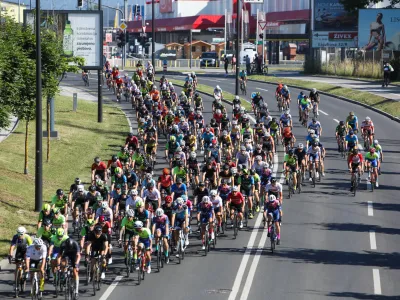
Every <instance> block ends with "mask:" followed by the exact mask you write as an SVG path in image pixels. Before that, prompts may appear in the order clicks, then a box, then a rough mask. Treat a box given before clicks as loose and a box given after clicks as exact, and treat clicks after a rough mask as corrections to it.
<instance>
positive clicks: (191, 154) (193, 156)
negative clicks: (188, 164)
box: [190, 151, 197, 159]
mask: <svg viewBox="0 0 400 300" xmlns="http://www.w3.org/2000/svg"><path fill="white" fill-rule="evenodd" d="M196 156H197V154H196V152H194V151H193V152H190V157H191V158H193V159H195V158H196Z"/></svg>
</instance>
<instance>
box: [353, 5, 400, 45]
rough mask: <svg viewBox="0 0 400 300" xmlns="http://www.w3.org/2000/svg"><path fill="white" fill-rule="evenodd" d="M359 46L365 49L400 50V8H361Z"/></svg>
mask: <svg viewBox="0 0 400 300" xmlns="http://www.w3.org/2000/svg"><path fill="white" fill-rule="evenodd" d="M358 42H359V44H358V46H359V48H360V49H363V50H367V51H368V50H400V9H360V10H359V16H358Z"/></svg>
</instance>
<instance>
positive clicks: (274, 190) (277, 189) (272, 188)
mask: <svg viewBox="0 0 400 300" xmlns="http://www.w3.org/2000/svg"><path fill="white" fill-rule="evenodd" d="M265 190H266V191H267V192H272V193H281V192H282V184H280V183H279V182H277V183H276V184H275V186H273V185H272V184H271V183H268V184H267V185H266V186H265Z"/></svg>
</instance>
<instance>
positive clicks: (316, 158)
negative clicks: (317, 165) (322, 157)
mask: <svg viewBox="0 0 400 300" xmlns="http://www.w3.org/2000/svg"><path fill="white" fill-rule="evenodd" d="M309 160H310V161H319V153H315V154H309Z"/></svg>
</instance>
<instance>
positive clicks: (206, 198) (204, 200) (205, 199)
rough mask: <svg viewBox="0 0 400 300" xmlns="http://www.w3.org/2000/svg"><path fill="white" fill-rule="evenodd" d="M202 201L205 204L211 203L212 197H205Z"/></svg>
mask: <svg viewBox="0 0 400 300" xmlns="http://www.w3.org/2000/svg"><path fill="white" fill-rule="evenodd" d="M201 201H202V202H203V203H207V202H210V197H208V196H204V197H203V199H201Z"/></svg>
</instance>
